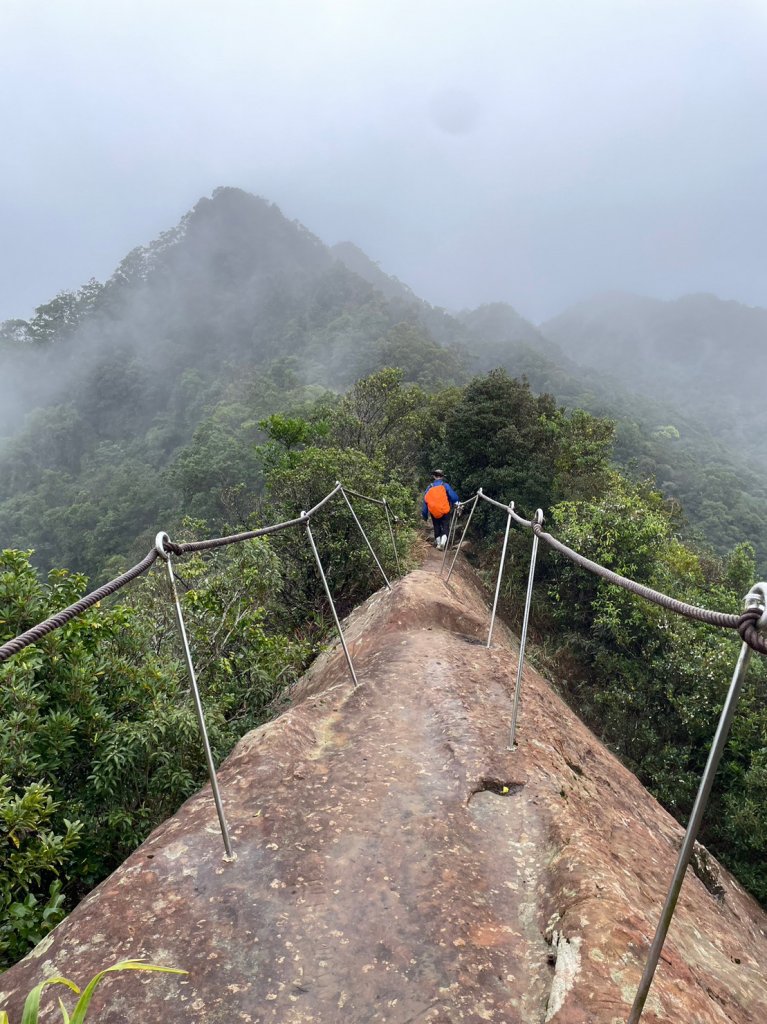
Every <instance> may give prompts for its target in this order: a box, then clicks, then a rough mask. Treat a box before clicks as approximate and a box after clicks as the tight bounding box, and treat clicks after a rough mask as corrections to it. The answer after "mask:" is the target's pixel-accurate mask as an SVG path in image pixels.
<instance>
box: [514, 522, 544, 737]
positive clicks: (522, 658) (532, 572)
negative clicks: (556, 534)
mask: <svg viewBox="0 0 767 1024" xmlns="http://www.w3.org/2000/svg"><path fill="white" fill-rule="evenodd" d="M533 521H534V522H536V523H537V524H538V525H539V526H540V525H541V524H542V523H543V510H542V509H537V511H536V513H535V518H534V520H533ZM537 554H538V534H537V533H535V532H534V533H533V550H532V552H531V554H530V572H529V573H528V576H527V595H526V597H525V614H524V616H523V618H522V635H521V637H520V638H519V661H518V663H517V682H516V685H515V687H514V708H513V710H512V712H511V732H510V733H509V750H513V749H514V743H515V742H516V735H517V714H518V711H519V695H520V693H521V691H522V670H523V669H524V667H525V644H526V643H527V624H528V622H529V621H530V605H531V604H532V598H533V580H534V579H535V559H536V556H537Z"/></svg>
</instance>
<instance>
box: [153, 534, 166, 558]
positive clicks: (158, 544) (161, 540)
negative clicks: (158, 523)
mask: <svg viewBox="0 0 767 1024" xmlns="http://www.w3.org/2000/svg"><path fill="white" fill-rule="evenodd" d="M169 541H170V537H169V536H168V534H167V533H165V532H164V530H160V532H159V533H158V534H157V536H156V537H155V539H154V549H155V551H156V552H157V554H158V555H159V557H160V558H161V559H162V560H163V562H167V561H168V555H169V554H170V552H169V551H168V546H167V545H168V542H169Z"/></svg>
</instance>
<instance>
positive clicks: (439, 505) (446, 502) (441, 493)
mask: <svg viewBox="0 0 767 1024" xmlns="http://www.w3.org/2000/svg"><path fill="white" fill-rule="evenodd" d="M423 500H424V501H425V502H426V507H427V508H428V510H429V511H430V512H431V514H432V516H433V517H434V518H435V519H441V518H442V517H443V516H446V515H447V514H448V512H449V511H450V499H449V498H448V496H447V491H446V490H445V485H444V484H434V486H433V487H430V488H429V489H428V491H427V492H426V494H424V496H423Z"/></svg>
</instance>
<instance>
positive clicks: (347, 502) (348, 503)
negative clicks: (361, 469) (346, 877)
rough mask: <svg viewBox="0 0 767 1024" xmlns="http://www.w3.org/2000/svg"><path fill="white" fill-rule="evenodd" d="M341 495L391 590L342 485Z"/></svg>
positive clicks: (389, 585)
mask: <svg viewBox="0 0 767 1024" xmlns="http://www.w3.org/2000/svg"><path fill="white" fill-rule="evenodd" d="M336 482H337V483H340V481H336ZM341 495H342V497H343V499H344V501H345V502H346V504H347V506H348V508H349V511H350V512H351V514H352V518H353V519H354V522H355V523H356V524H357V526H358V527H359V531H360V533H361V534H362V536H363V538H364V539H365V543H366V544H367V546H368V550H369V551H370V554H371V555H372V556H373V558H374V559H375V563H376V565H377V566H378V570H379V572H380V573H381V575H382V576H383V579H384V583H385V584H386V586H387V587H388V589H389V590H391V583H389V581H388V579H387V578H386V573H385V572H384V571H383V566H382V565H381V563H380V562H379V561H378V555H377V554H376V553H375V551H374V550H373V545H372V544H371V543H370V541H369V540H368V535H367V534H366V533H365V531H364V530H363V529H362V523H361V522H360V521H359V519H358V518H357V513H356V512H355V511H354V509H353V508H352V503H351V502H350V501H349V497H348V495H347V493H346V491H345V490H344V489H343V487H342V488H341Z"/></svg>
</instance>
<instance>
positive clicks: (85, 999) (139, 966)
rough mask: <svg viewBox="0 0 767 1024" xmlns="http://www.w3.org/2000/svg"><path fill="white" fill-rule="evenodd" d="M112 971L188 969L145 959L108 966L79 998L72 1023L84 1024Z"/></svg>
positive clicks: (165, 971)
mask: <svg viewBox="0 0 767 1024" xmlns="http://www.w3.org/2000/svg"><path fill="white" fill-rule="evenodd" d="M112 971H157V972H160V973H162V974H187V973H188V972H187V971H180V970H178V968H176V967H160V966H158V965H157V964H148V963H146V961H144V960H121V961H120V963H117V964H113V965H112V966H111V967H107V969H106V970H105V971H100V972H99V973H98V974H97V975H96V976H95V978H93V979H91V981H90V982H89V983H88V985H87V987H86V988H85V989H84V990H83V994H82V995H81V996H80V998H79V999H78V1000H77V1006H75V1009H74V1012H73V1014H72V1019H71V1022H70V1024H83V1021H84V1020H85V1015H86V1013H87V1012H88V1007H89V1006H90V1004H91V999H93V993H94V992H95V991H96V986H97V985H98V984H99V982H100V981H101V979H102V978H103V977H104V976H105V975H107V974H110V973H111V972H112ZM22 1024H26V1022H25V1021H22ZM30 1024H36V1022H30Z"/></svg>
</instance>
